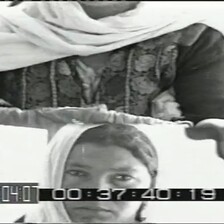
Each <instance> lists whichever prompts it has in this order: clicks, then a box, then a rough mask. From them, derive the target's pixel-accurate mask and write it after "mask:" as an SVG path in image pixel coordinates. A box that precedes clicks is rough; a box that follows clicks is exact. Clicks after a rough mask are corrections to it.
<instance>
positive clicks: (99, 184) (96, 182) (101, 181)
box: [88, 177, 111, 190]
mask: <svg viewBox="0 0 224 224" xmlns="http://www.w3.org/2000/svg"><path fill="white" fill-rule="evenodd" d="M88 188H97V189H100V190H103V189H109V188H111V186H110V183H109V181H108V179H107V178H105V177H94V178H93V179H92V181H90V182H89V186H88Z"/></svg>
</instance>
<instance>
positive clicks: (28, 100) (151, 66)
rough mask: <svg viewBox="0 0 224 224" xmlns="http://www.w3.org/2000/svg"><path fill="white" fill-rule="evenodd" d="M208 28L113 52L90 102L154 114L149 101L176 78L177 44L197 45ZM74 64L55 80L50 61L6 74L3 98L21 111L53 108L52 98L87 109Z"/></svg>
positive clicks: (66, 63)
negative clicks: (126, 106) (53, 88)
mask: <svg viewBox="0 0 224 224" xmlns="http://www.w3.org/2000/svg"><path fill="white" fill-rule="evenodd" d="M196 28H197V29H196ZM204 29H205V26H204V25H200V24H196V25H193V26H190V27H188V28H186V29H184V30H182V31H181V32H179V31H177V32H174V33H170V34H167V35H164V36H161V37H159V38H155V39H151V40H147V41H144V42H141V43H137V44H134V45H130V46H126V47H124V48H121V49H118V50H114V51H113V52H111V53H110V56H109V63H108V66H107V67H105V68H104V69H102V70H101V74H100V76H101V81H100V83H99V86H98V88H97V93H96V94H94V93H92V94H91V95H92V96H93V97H92V101H91V102H90V103H89V104H96V103H100V104H102V103H104V104H106V105H107V106H108V109H113V110H116V111H120V112H122V111H125V105H126V104H128V111H125V112H128V113H131V114H136V115H150V114H151V109H150V107H151V104H150V102H151V101H152V100H153V99H154V98H155V97H156V96H158V94H160V93H161V92H162V91H164V90H166V89H168V88H169V87H170V86H171V85H172V83H173V80H174V79H175V76H176V63H177V58H178V45H179V44H180V43H181V44H185V45H188V44H189V43H190V42H191V41H192V42H195V41H196V40H197V38H198V37H199V36H200V35H199V34H201V32H202V31H203V30H204ZM192 30H193V31H194V32H193V34H192V32H191V31H192ZM189 33H190V34H191V35H190V34H189ZM186 34H188V35H186ZM186 36H187V38H186ZM76 61H77V56H76V57H69V58H65V59H62V60H57V61H56V65H55V68H53V72H55V74H54V76H53V80H52V76H51V75H50V74H52V70H51V69H52V67H51V66H52V62H47V63H44V64H39V65H34V66H32V67H29V68H28V69H27V71H26V72H25V76H24V69H18V70H14V71H9V72H4V73H2V74H1V76H0V85H1V88H0V97H1V98H3V99H4V100H6V101H8V102H9V103H11V104H12V105H14V106H16V107H19V108H23V109H33V108H39V107H50V106H53V105H52V102H53V100H52V97H54V98H56V100H57V106H74V107H79V106H83V98H84V97H83V89H82V82H83V80H82V79H80V77H79V75H78V73H77V71H76ZM52 82H53V84H55V87H56V89H55V91H53V90H52V85H53V84H52ZM24 100H25V102H24ZM127 101H128V102H127ZM23 104H24V105H23ZM84 104H85V103H84ZM87 106H88V105H87Z"/></svg>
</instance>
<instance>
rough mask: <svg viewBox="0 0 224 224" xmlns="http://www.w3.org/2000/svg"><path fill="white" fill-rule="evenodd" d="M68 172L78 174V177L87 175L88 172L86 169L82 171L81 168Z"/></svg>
mask: <svg viewBox="0 0 224 224" xmlns="http://www.w3.org/2000/svg"><path fill="white" fill-rule="evenodd" d="M67 173H68V174H70V175H72V176H76V177H83V176H87V173H86V172H85V171H81V170H68V171H67Z"/></svg>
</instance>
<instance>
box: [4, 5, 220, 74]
mask: <svg viewBox="0 0 224 224" xmlns="http://www.w3.org/2000/svg"><path fill="white" fill-rule="evenodd" d="M169 4H170V3H169ZM210 12H211V10H210V9H208V10H201V11H200V12H198V10H192V8H186V9H184V6H183V5H181V4H177V5H176V3H175V7H173V8H171V7H169V5H167V4H165V3H163V4H160V3H155V2H143V1H142V2H140V3H139V4H138V6H137V7H136V8H135V9H133V10H130V11H127V12H125V13H121V14H118V15H115V16H110V17H105V18H101V19H98V20H95V19H92V18H90V17H89V16H88V15H87V14H86V13H85V12H84V10H83V9H82V7H81V6H80V4H79V3H78V2H77V1H73V2H72V1H65V2H63V1H59V2H57V1H49V2H43V1H39V2H38V1H37V2H31V1H29V2H23V3H22V4H20V5H18V6H15V7H9V8H7V7H3V8H2V9H1V10H0V46H1V52H0V71H6V70H12V69H17V68H21V67H26V66H30V65H34V64H39V63H43V62H47V61H51V60H55V59H59V58H63V57H68V56H72V55H80V56H87V55H92V54H99V53H103V52H108V51H112V50H115V49H118V48H121V47H124V46H127V45H130V44H134V43H137V42H141V41H144V40H147V39H151V38H155V37H158V36H161V35H164V34H167V33H170V32H173V31H176V30H180V29H183V28H185V27H187V26H189V25H191V24H194V23H203V24H205V25H208V26H211V27H213V28H215V29H218V30H219V31H220V32H222V33H224V24H223V23H220V20H221V18H222V16H223V13H222V10H221V9H220V10H219V9H218V8H217V9H216V12H215V17H214V16H213V14H212V13H210ZM30 55H32V57H30Z"/></svg>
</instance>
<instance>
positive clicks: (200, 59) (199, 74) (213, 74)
mask: <svg viewBox="0 0 224 224" xmlns="http://www.w3.org/2000/svg"><path fill="white" fill-rule="evenodd" d="M223 62H224V38H223V35H222V34H221V33H220V32H218V31H216V30H214V29H212V28H209V27H207V28H206V29H205V30H204V31H203V32H202V33H201V35H200V37H199V38H198V39H197V40H196V41H195V43H194V44H193V45H191V46H183V45H179V57H178V60H177V75H176V79H175V82H174V89H175V93H176V99H177V102H178V103H179V104H180V105H181V110H182V111H183V113H184V116H185V118H186V119H187V120H191V121H193V122H195V123H197V122H199V121H201V120H203V119H206V118H224V63H223Z"/></svg>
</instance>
